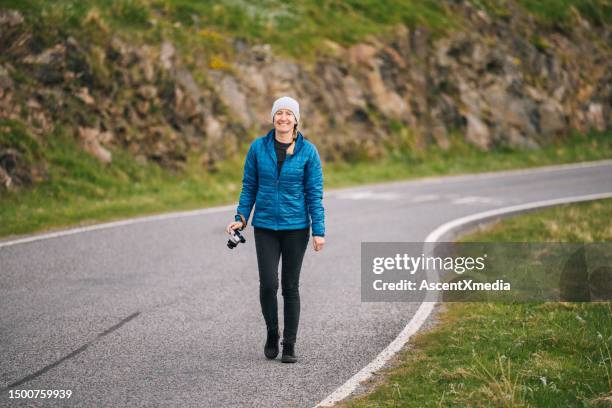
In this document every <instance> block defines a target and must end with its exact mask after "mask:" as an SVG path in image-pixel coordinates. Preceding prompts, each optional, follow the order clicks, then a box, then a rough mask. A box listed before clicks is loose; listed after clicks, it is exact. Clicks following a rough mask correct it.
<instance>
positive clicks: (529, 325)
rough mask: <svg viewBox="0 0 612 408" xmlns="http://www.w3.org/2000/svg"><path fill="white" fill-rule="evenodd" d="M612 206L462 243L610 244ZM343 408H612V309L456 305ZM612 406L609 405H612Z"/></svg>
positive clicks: (497, 228)
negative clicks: (371, 386) (375, 382)
mask: <svg viewBox="0 0 612 408" xmlns="http://www.w3.org/2000/svg"><path fill="white" fill-rule="evenodd" d="M610 219H612V200H602V201H598V202H590V203H581V204H572V205H564V206H561V207H557V208H553V209H547V210H543V211H538V212H533V213H530V214H526V215H519V216H515V217H512V218H509V219H506V220H503V221H501V222H498V223H496V224H493V225H491V226H488V227H486V228H484V229H482V230H481V231H478V232H475V233H472V234H470V235H468V236H465V237H463V238H462V239H461V241H463V242H612V224H610V222H609V220H610ZM411 345H412V347H411V348H410V349H407V350H405V351H404V352H402V353H401V355H400V357H399V363H398V364H397V365H396V366H395V367H394V368H391V369H387V370H386V371H385V375H384V380H383V381H381V382H380V384H379V385H378V387H377V388H375V390H374V391H373V392H372V393H371V394H369V395H366V396H363V397H360V398H358V399H355V400H353V401H350V402H345V403H343V404H340V406H341V407H419V408H421V407H458V406H461V407H463V406H466V407H467V406H469V407H597V406H601V407H610V406H611V404H612V304H611V303H610V302H600V303H555V302H548V303H542V302H540V303H535V302H534V303H523V304H509V303H449V304H446V305H445V307H444V310H443V312H442V313H441V314H440V315H439V322H438V324H437V325H436V326H435V327H434V328H432V329H431V330H429V331H427V332H425V333H422V334H420V335H418V336H416V337H415V338H414V339H413V340H412V341H411ZM606 400H607V402H606Z"/></svg>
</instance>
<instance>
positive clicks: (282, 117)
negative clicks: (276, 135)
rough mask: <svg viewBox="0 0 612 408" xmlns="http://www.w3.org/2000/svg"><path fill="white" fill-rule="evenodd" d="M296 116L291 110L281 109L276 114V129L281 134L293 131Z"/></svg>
mask: <svg viewBox="0 0 612 408" xmlns="http://www.w3.org/2000/svg"><path fill="white" fill-rule="evenodd" d="M295 123H296V121H295V116H293V113H291V111H290V110H289V109H279V110H278V111H276V113H275V114H274V129H276V131H277V132H280V133H288V132H292V131H293V127H294V126H295Z"/></svg>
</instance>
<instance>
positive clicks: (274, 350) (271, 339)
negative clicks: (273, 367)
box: [264, 330, 280, 359]
mask: <svg viewBox="0 0 612 408" xmlns="http://www.w3.org/2000/svg"><path fill="white" fill-rule="evenodd" d="M279 339H280V336H279V335H278V330H271V331H270V330H268V338H267V339H266V345H265V346H264V354H265V356H266V357H267V358H269V359H273V358H276V356H278V340H279Z"/></svg>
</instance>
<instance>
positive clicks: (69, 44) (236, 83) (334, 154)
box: [0, 2, 612, 188]
mask: <svg viewBox="0 0 612 408" xmlns="http://www.w3.org/2000/svg"><path fill="white" fill-rule="evenodd" d="M453 4H454V5H453V6H452V7H454V12H456V13H460V14H461V16H462V18H463V20H464V21H465V22H466V24H465V27H466V28H465V29H462V30H455V31H452V32H450V33H449V34H448V35H446V36H444V37H433V36H432V35H431V34H430V33H429V32H428V31H427V29H425V28H415V29H408V28H405V27H403V26H400V27H398V28H397V29H396V31H395V33H394V35H393V36H391V37H390V38H389V39H387V40H385V41H383V40H381V39H376V38H370V39H368V40H367V41H365V42H363V43H359V44H356V45H353V46H350V47H342V46H341V45H339V44H336V43H333V42H331V41H327V42H326V43H325V44H323V45H322V52H321V53H320V56H319V58H318V59H317V60H316V61H314V62H312V61H309V62H307V63H306V62H304V61H300V60H289V59H284V58H280V57H278V56H276V55H274V53H273V52H272V51H271V47H270V46H269V45H256V46H247V45H246V44H245V43H244V42H242V41H240V40H234V41H233V43H232V45H233V47H234V49H235V56H236V57H235V60H234V61H232V62H231V64H230V69H215V68H214V67H211V66H206V65H205V66H201V67H197V68H193V67H189V64H186V63H185V61H184V57H183V56H181V54H180V53H179V52H178V51H177V49H176V48H175V46H174V45H173V44H172V43H171V42H169V41H167V40H166V41H163V42H161V43H160V44H157V45H150V44H149V45H142V44H133V43H129V42H128V41H127V40H126V39H121V38H120V37H118V36H112V35H111V34H108V36H107V39H108V41H106V42H102V43H95V44H93V43H85V42H82V41H79V39H77V38H73V37H68V38H65V39H63V40H62V41H61V42H59V43H56V44H53V45H51V46H47V47H45V48H42V49H41V47H40V43H39V42H38V40H37V39H36V38H34V37H33V36H32V35H31V33H30V31H29V28H28V26H27V25H26V24H25V23H24V19H23V17H22V16H21V15H20V14H19V13H18V12H15V11H6V10H4V11H0V55H1V56H2V57H1V58H0V121H5V123H9V122H10V123H13V122H16V123H22V124H24V126H25V127H26V128H27V130H28V131H29V132H30V133H31V134H32V136H33V137H34V138H36V139H37V140H38V141H39V142H40V143H41V144H42V145H44V143H45V138H48V137H52V136H51V135H52V134H53V131H54V130H56V129H57V128H58V127H62V129H67V130H68V131H70V132H72V133H73V134H74V137H75V139H76V140H77V141H78V142H79V144H80V145H81V146H82V148H83V151H84V152H87V153H88V154H91V155H93V156H94V157H96V158H97V159H98V160H100V162H102V163H105V164H106V165H112V156H113V155H112V152H113V150H114V149H117V148H121V149H126V150H127V151H129V152H130V153H131V154H132V155H133V156H134V157H135V159H136V160H138V161H147V160H151V161H155V162H158V163H159V164H160V165H162V166H164V167H166V168H169V169H173V170H181V169H182V168H184V166H185V163H186V158H187V155H188V154H189V153H190V152H199V154H200V158H201V162H202V165H203V166H204V167H205V168H206V169H208V170H210V171H214V169H215V166H216V164H217V163H218V162H219V161H222V160H224V159H225V158H226V157H228V156H231V155H232V154H234V153H235V152H236V150H237V149H238V147H239V146H240V144H241V143H243V142H245V141H248V140H249V139H251V138H253V137H255V136H257V135H258V134H261V133H263V132H265V131H266V130H267V129H269V127H270V124H269V109H270V106H271V103H272V101H273V100H274V98H276V97H278V96H281V95H285V94H287V95H292V96H294V97H296V98H297V99H298V100H299V101H300V103H301V106H302V112H303V115H302V116H303V123H302V124H301V125H302V130H303V132H304V133H305V134H306V135H307V136H308V137H309V138H310V139H312V140H314V141H315V143H316V144H317V146H318V147H319V150H320V152H321V154H322V157H323V159H324V160H326V161H333V160H353V159H357V158H358V159H376V158H379V157H381V156H383V155H384V154H385V146H388V145H389V144H393V143H402V140H401V139H398V138H397V135H395V134H394V132H393V131H391V129H393V128H395V129H397V128H398V126H399V127H404V128H407V129H410V131H411V132H412V133H413V134H414V135H416V136H415V137H416V138H417V139H418V141H419V143H421V144H423V145H425V144H428V143H436V144H438V145H440V146H442V147H443V148H444V147H447V146H449V137H448V136H449V134H450V133H453V132H454V133H460V134H462V135H464V137H465V139H466V140H467V141H468V142H469V143H472V144H474V145H476V146H478V147H480V148H482V149H484V150H488V149H495V148H497V147H500V146H512V147H519V148H529V149H533V148H538V146H540V145H542V144H544V143H547V142H549V141H550V140H553V139H555V138H558V137H561V136H563V135H565V134H567V133H569V132H570V131H572V130H577V131H580V132H585V131H588V130H589V129H598V130H604V129H608V128H609V127H610V117H611V115H610V100H611V97H612V95H611V86H610V84H611V83H612V78H611V72H612V70H611V63H610V61H612V58H610V57H611V55H610V51H609V46H608V44H609V43H610V41H609V40H610V37H611V35H610V32H611V31H610V28H609V27H607V26H606V27H598V28H594V27H591V26H589V24H588V23H587V22H586V21H584V20H582V19H581V18H580V17H579V16H577V17H576V21H577V23H576V25H575V28H573V29H572V30H571V31H569V32H559V31H554V30H549V29H544V28H542V27H538V26H537V24H536V23H534V21H533V20H532V19H531V18H530V16H528V15H526V14H521V13H520V12H518V11H517V12H516V13H515V14H512V16H511V17H510V18H509V19H496V18H493V17H491V16H489V15H487V14H486V13H485V12H484V11H482V10H478V9H476V8H474V7H473V6H471V5H469V3H464V2H456V3H453ZM196 71H197V72H196ZM196 74H197V75H196ZM6 121H9V122H6ZM19 154H20V153H19V152H18V151H15V150H14V149H13V150H11V146H2V145H1V139H0V185H1V186H4V187H8V188H10V186H15V185H19V184H27V183H28V182H29V181H31V180H33V179H35V177H34V178H33V177H32V174H33V170H32V171H30V170H28V169H27V168H25V167H24V165H22V166H20V165H19ZM7 163H8V164H7ZM11 163H12V164H11ZM26 167H27V166H26ZM38 169H39V170H37V171H38V172H40V167H38ZM18 173H19V174H20V175H18ZM24 174H30V176H29V177H28V176H24Z"/></svg>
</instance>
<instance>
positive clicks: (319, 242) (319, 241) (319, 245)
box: [312, 237, 325, 251]
mask: <svg viewBox="0 0 612 408" xmlns="http://www.w3.org/2000/svg"><path fill="white" fill-rule="evenodd" d="M312 238H313V239H312V246H313V247H314V250H315V251H321V250H322V249H323V245H325V238H323V237H312Z"/></svg>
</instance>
